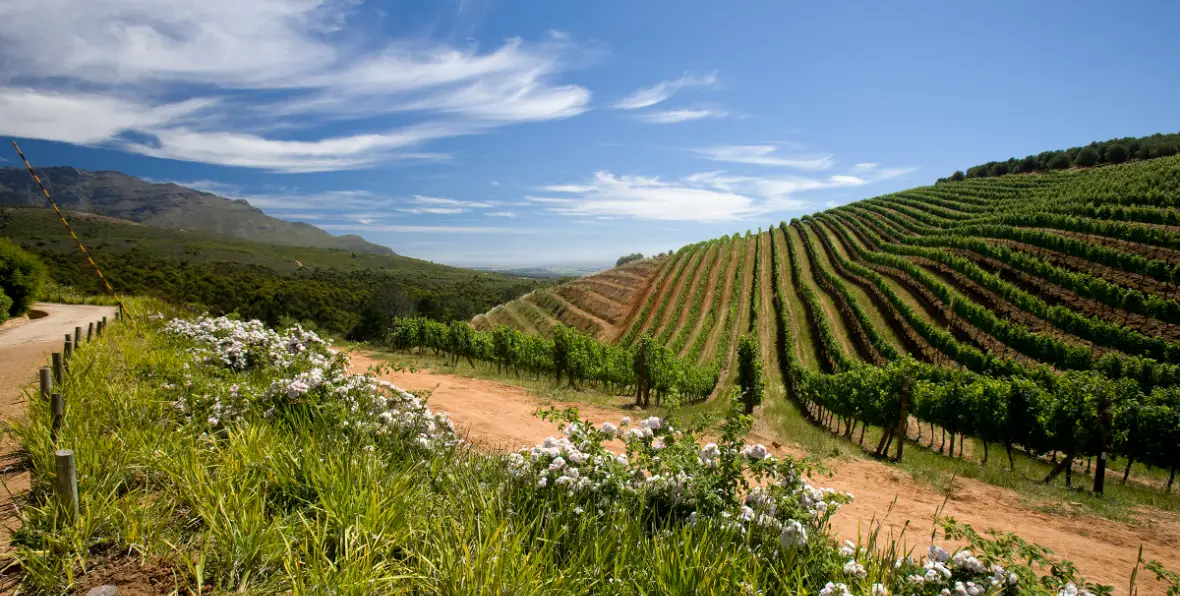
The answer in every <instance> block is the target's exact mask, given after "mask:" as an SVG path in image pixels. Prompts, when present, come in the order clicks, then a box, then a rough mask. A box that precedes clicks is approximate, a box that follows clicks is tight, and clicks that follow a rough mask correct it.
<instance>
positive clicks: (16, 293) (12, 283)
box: [0, 238, 46, 319]
mask: <svg viewBox="0 0 1180 596" xmlns="http://www.w3.org/2000/svg"><path fill="white" fill-rule="evenodd" d="M45 279H46V271H45V266H44V265H42V264H41V261H40V260H39V259H37V257H35V256H33V255H32V254H29V253H28V252H26V251H24V250H21V248H20V247H19V246H17V245H16V243H14V242H12V241H11V240H9V239H8V238H0V294H4V295H5V296H6V298H7V303H8V304H7V308H6V309H4V313H5V317H4V318H5V319H7V318H8V317H19V316H21V315H23V314H25V312H27V311H28V310H29V306H31V305H32V304H33V301H34V300H36V299H37V296H38V295H40V293H41V286H42V285H44V284H45ZM0 301H2V300H0Z"/></svg>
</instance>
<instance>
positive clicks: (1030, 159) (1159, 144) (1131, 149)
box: [938, 133, 1180, 183]
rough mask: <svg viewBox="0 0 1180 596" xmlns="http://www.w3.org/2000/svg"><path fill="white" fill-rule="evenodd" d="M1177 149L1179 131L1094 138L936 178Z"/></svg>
mask: <svg viewBox="0 0 1180 596" xmlns="http://www.w3.org/2000/svg"><path fill="white" fill-rule="evenodd" d="M1177 152H1180V133H1173V134H1162V133H1156V134H1153V135H1150V136H1145V137H1123V138H1121V139H1110V140H1107V141H1102V142H1099V141H1094V142H1092V143H1090V144H1089V145H1084V146H1081V147H1071V148H1069V149H1066V150H1064V151H1042V152H1041V153H1038V154H1036V155H1028V156H1025V157H1024V158H1023V159H1021V158H1016V157H1010V158H1008V160H1007V161H989V162H987V163H985V164H979V165H977V166H972V167H970V168H967V171H966V172H963V171H962V170H959V171H956V172H955V173H954V174H952V175H951V176H949V177H947V178H939V179H938V183H943V182H958V181H960V180H965V179H967V178H989V177H992V176H1003V175H1005V174H1031V173H1033V172H1047V171H1049V170H1064V169H1068V168H1070V167H1091V166H1096V165H1103V164H1119V163H1123V162H1126V161H1131V160H1140V159H1155V158H1157V157H1168V156H1170V155H1176V154H1177Z"/></svg>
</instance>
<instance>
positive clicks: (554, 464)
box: [549, 455, 565, 470]
mask: <svg viewBox="0 0 1180 596" xmlns="http://www.w3.org/2000/svg"><path fill="white" fill-rule="evenodd" d="M564 467H565V458H563V457H561V456H560V455H559V456H557V457H555V458H553V461H551V462H549V469H550V470H560V469H562V468H564Z"/></svg>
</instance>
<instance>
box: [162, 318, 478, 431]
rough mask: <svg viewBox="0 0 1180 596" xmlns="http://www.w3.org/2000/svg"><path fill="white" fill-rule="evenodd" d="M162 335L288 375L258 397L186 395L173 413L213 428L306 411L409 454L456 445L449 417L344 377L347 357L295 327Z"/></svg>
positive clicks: (216, 323)
mask: <svg viewBox="0 0 1180 596" xmlns="http://www.w3.org/2000/svg"><path fill="white" fill-rule="evenodd" d="M165 331H166V332H168V333H170V334H172V335H174V336H178V337H183V338H186V339H188V340H190V341H193V342H195V343H196V344H197V347H195V348H193V349H192V350H191V351H192V353H193V354H194V355H196V356H198V357H202V358H205V359H206V360H207V361H208V362H210V363H212V364H215V365H221V366H226V367H229V368H230V369H233V370H243V369H245V368H248V367H262V366H273V367H276V368H278V369H280V370H285V371H287V372H288V373H293V374H290V375H289V376H287V375H284V376H282V377H281V378H278V379H275V380H273V381H271V383H270V385H269V386H267V387H265V388H264V389H262V390H255V389H252V388H249V387H243V386H241V385H239V384H236V383H235V384H233V385H231V386H230V388H229V392H228V393H226V394H222V393H218V392H212V394H210V393H204V394H201V395H197V394H195V393H190V394H186V395H184V396H182V397H181V399H180V400H179V401H178V402H177V408H178V409H179V410H181V411H182V412H184V413H185V414H187V415H188V416H189V417H190V418H191V419H197V420H203V422H204V423H206V424H207V425H208V427H209V428H210V429H211V430H213V429H218V428H221V427H224V426H226V425H228V424H231V423H233V422H235V421H237V420H239V419H241V418H243V417H247V416H251V415H262V416H264V417H266V418H273V417H275V416H278V415H282V414H284V413H286V412H288V411H291V410H294V409H302V408H304V407H311V408H317V409H319V410H321V411H323V410H330V411H331V415H336V416H339V417H340V419H341V420H340V423H341V424H342V425H343V426H345V427H347V428H351V429H353V430H354V431H360V432H366V433H371V434H373V435H375V436H378V437H382V438H385V439H386V440H388V441H390V442H394V443H398V444H401V445H404V446H407V447H411V448H414V449H424V450H427V451H433V450H437V449H446V448H450V447H453V446H455V445H457V444H458V443H459V438H458V436H457V435H456V434H455V428H454V425H453V424H452V423H451V421H450V418H449V417H448V415H447V414H446V413H439V412H432V411H431V410H430V408H428V407H427V406H426V403H425V402H424V401H423V400H422V399H420V398H418V397H417V396H414V395H412V394H410V393H407V392H405V391H402V390H401V389H399V388H397V387H396V386H394V385H393V384H392V383H389V382H386V381H382V380H379V379H377V378H375V377H372V376H369V375H361V374H353V373H350V372H348V368H349V367H348V364H349V361H348V356H347V355H346V354H342V353H332V352H331V351H330V350H328V348H327V345H326V344H325V343H324V341H323V340H321V339H320V338H319V337H318V336H317V335H316V334H315V333H312V332H308V331H304V330H303V329H301V328H299V327H293V328H291V329H289V330H287V331H286V332H284V333H276V332H274V331H272V330H269V329H266V328H265V327H264V326H262V323H261V322H259V321H247V322H243V321H234V320H231V319H227V318H225V317H219V318H216V319H211V318H208V317H202V318H201V319H198V320H197V321H196V322H195V323H194V322H189V321H185V320H182V319H174V320H172V321H170V322H169V323H167V324H166V325H165Z"/></svg>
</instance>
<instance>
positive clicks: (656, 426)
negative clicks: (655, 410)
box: [640, 416, 663, 430]
mask: <svg viewBox="0 0 1180 596" xmlns="http://www.w3.org/2000/svg"><path fill="white" fill-rule="evenodd" d="M640 425H641V426H643V428H650V429H651V430H660V427H661V426H662V425H663V423H662V421H661V420H660V419H659V418H657V417H656V416H652V417H651V418H647V419H645V420H644V421H643V422H641V423H640Z"/></svg>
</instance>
